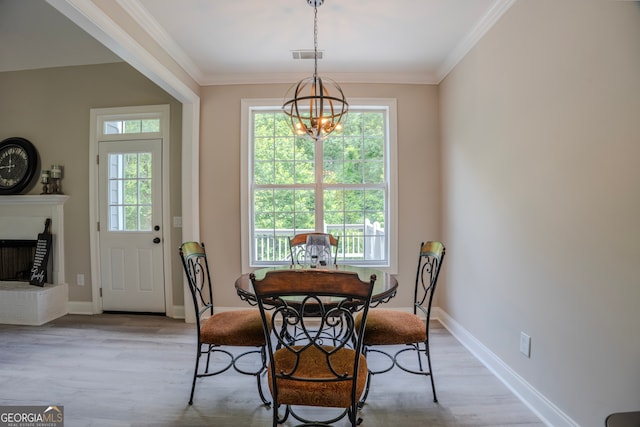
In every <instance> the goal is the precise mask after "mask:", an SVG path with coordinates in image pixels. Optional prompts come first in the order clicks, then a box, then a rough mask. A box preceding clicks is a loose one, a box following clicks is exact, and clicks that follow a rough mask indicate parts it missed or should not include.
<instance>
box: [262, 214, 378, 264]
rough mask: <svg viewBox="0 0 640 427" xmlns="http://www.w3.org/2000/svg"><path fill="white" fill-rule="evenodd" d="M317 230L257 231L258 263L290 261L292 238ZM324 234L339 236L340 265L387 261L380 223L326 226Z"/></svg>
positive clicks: (367, 222) (367, 221)
mask: <svg viewBox="0 0 640 427" xmlns="http://www.w3.org/2000/svg"><path fill="white" fill-rule="evenodd" d="M313 231H315V230H303V229H297V230H293V229H276V230H273V229H256V230H255V237H254V238H255V241H254V246H253V247H254V250H255V259H256V260H257V261H260V262H263V261H273V262H276V263H277V262H290V258H291V255H290V251H289V239H290V238H291V237H293V235H294V234H297V233H309V232H313ZM324 232H325V233H330V234H333V235H334V236H335V237H339V238H340V241H339V246H338V262H341V261H358V260H360V261H374V260H382V259H384V254H385V251H384V247H385V239H386V236H385V233H384V229H383V228H382V227H380V223H378V222H374V223H371V222H370V221H369V220H368V219H367V220H365V224H364V225H362V224H345V225H343V224H335V225H334V224H325V226H324Z"/></svg>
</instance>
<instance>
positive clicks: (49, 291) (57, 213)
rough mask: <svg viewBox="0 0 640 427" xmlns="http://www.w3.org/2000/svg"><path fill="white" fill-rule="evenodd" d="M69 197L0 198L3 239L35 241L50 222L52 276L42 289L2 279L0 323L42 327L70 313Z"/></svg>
mask: <svg viewBox="0 0 640 427" xmlns="http://www.w3.org/2000/svg"><path fill="white" fill-rule="evenodd" d="M68 198H69V196H66V195H11V196H0V240H35V239H37V237H38V234H39V233H42V231H43V227H44V223H45V220H46V219H47V218H50V219H51V228H50V231H51V234H52V236H53V243H52V248H51V260H50V262H51V265H50V274H48V277H47V283H45V285H44V286H43V287H39V286H33V285H30V284H29V282H28V281H27V282H23V281H18V280H0V323H7V324H20V325H42V324H44V323H47V322H49V321H51V320H53V319H56V318H58V317H60V316H63V315H65V314H66V313H67V312H68V300H69V288H68V285H67V282H66V280H65V272H64V255H65V252H64V203H65V202H66V201H67V199H68Z"/></svg>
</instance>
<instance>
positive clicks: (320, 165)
mask: <svg viewBox="0 0 640 427" xmlns="http://www.w3.org/2000/svg"><path fill="white" fill-rule="evenodd" d="M323 175H324V147H323V145H322V141H319V140H316V142H315V193H316V204H315V208H316V211H315V216H316V231H318V232H324V190H323V189H324V186H323V184H324V182H323V179H322V177H323Z"/></svg>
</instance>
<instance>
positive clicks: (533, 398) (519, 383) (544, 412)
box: [432, 307, 580, 427]
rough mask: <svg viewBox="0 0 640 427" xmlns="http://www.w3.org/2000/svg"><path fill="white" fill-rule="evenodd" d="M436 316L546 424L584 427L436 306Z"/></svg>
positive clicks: (433, 311) (560, 426)
mask: <svg viewBox="0 0 640 427" xmlns="http://www.w3.org/2000/svg"><path fill="white" fill-rule="evenodd" d="M432 317H433V318H435V319H438V320H439V321H440V323H442V325H443V326H444V327H445V328H446V329H447V330H448V331H449V332H450V333H451V335H453V336H454V337H455V338H456V339H457V340H458V341H459V342H460V343H461V344H462V345H463V346H465V347H466V348H467V350H469V351H470V352H471V354H473V355H474V356H475V357H476V358H477V359H478V360H479V361H480V362H481V363H482V364H483V365H485V366H486V367H487V368H488V369H489V370H490V371H491V372H492V373H493V374H494V375H495V376H496V377H497V378H498V379H499V380H500V381H502V382H503V383H504V384H505V385H506V386H507V387H508V388H509V389H510V390H511V391H512V392H513V393H514V394H515V395H516V396H517V397H518V398H519V399H520V400H521V401H522V402H523V403H524V404H525V405H527V406H528V407H529V409H531V410H532V411H533V412H534V413H535V414H536V415H537V416H538V417H539V418H540V420H542V422H544V423H545V424H546V425H548V426H551V427H580V426H579V424H578V423H576V422H575V421H573V420H572V419H571V418H569V416H568V415H567V414H565V413H564V412H562V410H560V408H558V407H557V406H556V405H554V404H553V402H551V401H550V400H549V399H547V398H546V397H544V396H543V395H542V394H541V393H540V392H539V391H538V390H536V389H535V388H533V387H532V386H531V384H529V383H528V382H526V381H525V380H524V378H522V377H521V376H520V375H518V373H517V372H515V371H514V370H513V369H511V368H510V367H509V366H508V365H507V364H506V363H504V362H503V361H502V360H501V359H500V358H499V357H498V356H496V355H495V354H494V353H493V352H491V350H489V349H488V348H487V347H486V346H484V345H483V344H482V343H481V342H480V341H478V340H477V339H476V338H475V337H474V336H473V335H471V334H470V333H469V331H467V330H466V329H465V328H463V327H462V326H461V325H460V324H459V323H458V322H456V321H455V320H454V319H453V318H452V317H451V316H449V315H448V314H447V313H446V312H445V311H444V310H442V309H440V308H439V307H434V308H433V310H432Z"/></svg>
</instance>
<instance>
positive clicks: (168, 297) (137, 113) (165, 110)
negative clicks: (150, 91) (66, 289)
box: [89, 105, 175, 317]
mask: <svg viewBox="0 0 640 427" xmlns="http://www.w3.org/2000/svg"><path fill="white" fill-rule="evenodd" d="M146 117H158V118H159V119H160V130H159V132H157V133H154V134H126V135H109V137H110V139H114V138H115V139H136V138H138V139H140V138H143V139H147V138H149V137H154V138H159V139H161V140H162V153H163V155H162V230H161V231H162V243H163V244H162V247H163V263H164V298H165V313H166V315H167V316H169V317H174V316H175V313H174V306H173V284H172V282H171V278H172V266H171V256H172V254H173V252H172V251H171V249H172V248H173V241H172V239H171V209H170V204H169V200H170V198H169V188H170V182H171V181H170V169H171V168H170V150H169V146H170V137H169V136H170V132H169V123H170V117H171V115H170V110H169V105H144V106H135V107H115V108H93V109H91V114H90V124H89V127H90V136H89V144H90V145H89V188H90V191H89V224H91V232H90V233H89V240H90V248H91V283H92V289H91V295H92V312H93V313H101V312H102V295H101V292H100V287H101V277H102V275H101V265H100V244H99V233H98V219H99V197H98V194H99V191H98V190H99V182H98V162H97V158H98V143H99V142H100V141H102V140H105V138H106V136H105V134H104V131H103V126H102V124H103V123H104V122H105V121H107V120H131V119H142V118H146ZM94 225H95V226H94Z"/></svg>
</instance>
